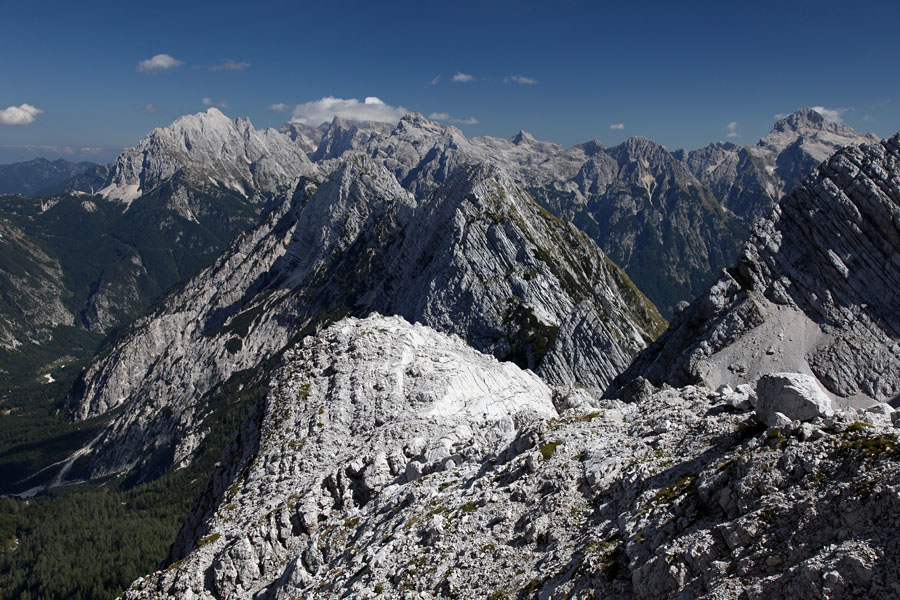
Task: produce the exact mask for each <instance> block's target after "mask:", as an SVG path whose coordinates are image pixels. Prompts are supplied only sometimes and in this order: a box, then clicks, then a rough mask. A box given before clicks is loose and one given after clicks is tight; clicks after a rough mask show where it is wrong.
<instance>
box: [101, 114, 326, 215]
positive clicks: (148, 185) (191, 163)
mask: <svg viewBox="0 0 900 600" xmlns="http://www.w3.org/2000/svg"><path fill="white" fill-rule="evenodd" d="M179 171H180V172H182V173H183V174H184V176H185V178H186V181H187V182H188V183H189V184H191V185H193V186H197V187H200V186H209V185H210V184H211V185H213V186H219V187H221V188H224V189H230V190H232V191H234V192H237V193H238V194H240V195H242V196H244V197H245V198H248V199H252V198H253V197H255V196H257V195H272V194H285V193H288V192H290V191H291V190H292V189H293V187H294V186H296V183H297V181H298V180H299V178H300V177H301V176H303V175H312V174H314V173H315V172H316V171H317V169H316V167H315V166H314V165H313V164H312V163H311V162H310V160H309V159H308V158H307V157H306V155H305V154H304V153H303V152H302V151H301V150H300V149H299V148H298V147H297V145H296V144H294V143H293V142H292V141H291V139H290V138H289V137H288V136H286V135H283V134H281V133H279V132H278V131H276V130H274V129H267V130H257V129H254V128H253V125H252V124H251V123H250V120H249V119H233V120H232V119H229V118H228V117H227V116H225V115H224V114H223V113H222V112H221V111H220V110H218V109H216V108H210V109H208V110H207V111H206V112H200V113H196V114H192V115H185V116H183V117H179V118H178V119H176V120H175V121H174V122H173V123H172V124H171V125H169V126H168V127H163V128H157V129H154V130H153V131H151V132H150V134H149V135H147V137H145V138H144V139H143V140H141V141H140V143H139V144H138V145H137V146H135V147H133V148H130V149H128V150H126V151H125V152H123V153H122V154H121V155H120V156H119V157H118V159H116V161H115V163H114V164H113V165H112V167H111V169H110V173H109V176H108V177H107V180H106V182H105V185H104V187H103V189H101V191H100V194H101V195H103V196H104V197H107V198H110V199H117V200H121V201H123V202H125V203H130V202H131V201H133V200H134V199H136V198H138V197H139V196H141V195H143V194H146V193H147V192H150V191H152V190H153V189H155V188H156V187H157V186H159V185H160V184H161V183H162V182H163V181H166V180H168V179H170V178H171V177H172V176H173V175H175V173H177V172H179Z"/></svg>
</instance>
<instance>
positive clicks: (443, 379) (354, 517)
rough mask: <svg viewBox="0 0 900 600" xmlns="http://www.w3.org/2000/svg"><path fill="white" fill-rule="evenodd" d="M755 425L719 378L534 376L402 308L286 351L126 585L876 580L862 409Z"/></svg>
mask: <svg viewBox="0 0 900 600" xmlns="http://www.w3.org/2000/svg"><path fill="white" fill-rule="evenodd" d="M811 418H812V420H811V421H810V422H807V423H803V424H802V425H801V424H799V423H798V424H797V425H796V427H795V426H794V425H793V424H789V425H788V426H787V427H784V428H773V429H769V430H766V428H765V427H764V426H760V425H758V423H757V421H756V420H755V417H754V416H751V415H748V414H747V412H746V411H744V410H736V409H734V408H732V406H731V404H730V403H729V401H728V395H727V394H724V395H723V394H719V393H716V392H712V391H710V390H708V389H703V388H695V387H687V388H683V389H678V390H666V391H663V392H660V393H657V394H654V395H653V396H651V397H649V398H647V400H646V401H645V402H644V403H642V404H624V403H622V402H619V401H616V400H606V401H599V402H598V401H594V400H592V399H591V398H590V396H588V395H587V394H585V393H583V392H571V393H569V394H554V393H553V392H551V390H549V389H548V388H547V387H546V386H545V385H544V384H543V383H542V382H541V381H540V380H538V379H537V378H536V377H534V376H533V375H532V374H531V373H528V372H523V371H521V370H520V369H518V367H516V366H515V365H512V364H510V363H498V362H496V361H495V360H493V359H492V358H490V357H487V356H484V355H481V354H479V353H477V352H475V351H474V350H472V349H471V348H470V347H468V346H467V345H466V344H464V343H463V342H462V341H461V340H460V339H458V338H455V337H448V336H446V335H443V334H439V333H437V332H434V331H432V330H430V329H428V328H426V327H423V326H421V325H409V324H408V323H406V322H404V321H403V320H402V319H399V318H396V317H391V318H384V317H381V316H378V315H372V316H370V317H369V318H367V319H364V320H355V319H346V320H342V321H340V322H338V323H336V324H334V325H332V326H330V327H329V328H327V329H325V330H324V331H322V332H321V333H320V334H318V335H317V336H315V337H310V338H306V340H305V341H304V342H303V343H302V344H301V345H299V346H298V347H296V348H295V349H292V350H290V351H288V352H287V353H286V354H285V361H284V363H283V366H282V367H281V368H280V369H279V371H278V372H277V374H276V375H275V376H274V377H273V379H272V382H271V384H270V388H269V392H268V396H267V398H266V401H265V403H264V405H263V406H262V407H260V410H259V411H258V412H257V413H256V414H255V415H254V416H253V417H252V418H251V419H249V420H248V421H247V422H246V423H245V425H244V428H243V429H242V431H241V434H240V435H239V436H238V437H237V438H236V439H235V441H234V442H233V443H232V444H231V446H230V447H229V448H228V449H227V450H226V451H225V453H224V455H223V460H222V462H221V464H220V466H219V467H218V468H217V470H216V472H215V474H214V476H213V478H212V479H211V481H210V484H209V486H208V487H207V490H206V492H205V494H204V495H203V496H202V497H201V499H200V501H199V502H198V504H197V506H196V508H195V510H194V511H193V513H192V515H191V517H190V518H189V519H188V522H187V523H186V524H185V526H184V528H183V529H182V531H181V532H180V534H179V536H178V539H177V541H176V543H175V544H174V546H173V548H172V551H171V554H170V557H169V559H168V560H167V561H166V564H165V565H164V567H163V568H161V569H160V570H159V571H157V572H155V573H152V574H150V575H148V576H146V577H142V578H140V579H138V580H137V581H135V582H134V583H133V584H132V586H131V587H130V588H129V590H127V591H126V592H125V594H124V597H125V598H127V599H130V600H136V599H149V598H157V597H159V596H166V597H178V598H193V599H198V600H199V599H203V600H206V599H210V600H211V599H214V598H240V599H243V598H246V599H249V598H272V599H279V600H280V599H287V598H296V597H304V598H309V597H315V598H359V599H362V598H373V597H377V596H382V597H387V598H399V597H418V598H434V597H454V596H455V597H471V598H490V597H494V598H499V597H506V598H514V597H515V598H533V597H539V598H556V597H603V598H614V599H622V600H624V599H626V598H627V599H639V600H656V599H660V600H661V599H663V598H678V599H688V598H698V597H701V596H710V597H715V598H721V599H728V600H736V599H738V598H747V597H750V598H760V597H766V598H776V599H777V598H797V597H803V598H806V597H819V595H820V594H824V595H826V596H830V597H860V596H862V597H893V596H896V595H897V593H898V592H900V589H898V587H897V583H896V582H897V580H898V575H900V573H898V567H897V564H896V561H893V560H891V557H894V556H896V555H897V553H898V552H900V546H898V538H897V536H896V535H893V532H894V531H895V530H896V523H897V519H898V518H900V494H898V493H897V492H898V490H900V475H898V472H897V471H896V469H895V468H894V465H895V464H896V458H897V456H898V453H900V446H898V442H897V441H896V435H895V433H894V431H896V430H895V429H894V428H893V427H892V426H891V423H890V421H891V419H890V417H889V416H887V414H884V413H882V412H872V413H862V412H857V411H853V410H850V411H843V412H839V413H838V414H835V415H833V416H828V417H826V418H822V417H818V416H813V417H811Z"/></svg>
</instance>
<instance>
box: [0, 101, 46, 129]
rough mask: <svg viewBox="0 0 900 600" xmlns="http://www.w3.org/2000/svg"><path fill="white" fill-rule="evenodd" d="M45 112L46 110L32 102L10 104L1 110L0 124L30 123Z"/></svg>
mask: <svg viewBox="0 0 900 600" xmlns="http://www.w3.org/2000/svg"><path fill="white" fill-rule="evenodd" d="M43 113H44V111H42V110H41V109H39V108H35V107H34V106H32V105H30V104H20V105H19V106H10V107H8V108H4V109H3V110H0V125H30V124H32V123H34V120H35V119H37V116H38V115H40V114H43Z"/></svg>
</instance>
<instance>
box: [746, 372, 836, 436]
mask: <svg viewBox="0 0 900 600" xmlns="http://www.w3.org/2000/svg"><path fill="white" fill-rule="evenodd" d="M756 414H757V415H758V416H759V420H760V421H762V422H763V423H765V424H766V425H768V426H770V427H776V426H782V425H783V423H779V420H780V419H786V420H787V422H788V423H790V422H793V421H800V422H805V421H812V420H813V419H815V418H816V417H830V416H831V415H833V414H834V411H833V410H832V408H831V399H830V398H829V397H828V396H826V395H825V392H823V391H822V390H821V388H819V385H818V384H817V383H816V380H815V379H814V378H813V377H810V376H809V375H801V374H799V373H768V374H766V375H763V376H762V377H760V378H759V380H758V381H757V382H756ZM779 415H780V416H779Z"/></svg>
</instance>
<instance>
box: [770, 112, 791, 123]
mask: <svg viewBox="0 0 900 600" xmlns="http://www.w3.org/2000/svg"><path fill="white" fill-rule="evenodd" d="M787 116H788V113H778V114H777V115H775V116H774V117H773V118H774V119H775V120H776V121H780V120H782V119H784V118H785V117H787Z"/></svg>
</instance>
